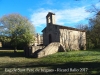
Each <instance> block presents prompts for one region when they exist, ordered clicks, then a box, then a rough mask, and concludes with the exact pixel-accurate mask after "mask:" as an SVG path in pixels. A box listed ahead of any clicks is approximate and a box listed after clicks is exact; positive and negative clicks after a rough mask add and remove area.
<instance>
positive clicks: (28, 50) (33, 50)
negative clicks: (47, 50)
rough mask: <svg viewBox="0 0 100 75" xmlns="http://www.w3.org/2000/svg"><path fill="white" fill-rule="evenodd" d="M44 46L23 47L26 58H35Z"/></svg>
mask: <svg viewBox="0 0 100 75" xmlns="http://www.w3.org/2000/svg"><path fill="white" fill-rule="evenodd" d="M44 47H45V46H30V47H25V49H24V52H25V56H26V57H37V52H39V51H40V50H42V49H43V48H44Z"/></svg>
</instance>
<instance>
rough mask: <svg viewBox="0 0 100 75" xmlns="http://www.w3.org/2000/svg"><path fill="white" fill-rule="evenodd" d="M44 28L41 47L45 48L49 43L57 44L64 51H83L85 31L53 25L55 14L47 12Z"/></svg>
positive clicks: (84, 47)
mask: <svg viewBox="0 0 100 75" xmlns="http://www.w3.org/2000/svg"><path fill="white" fill-rule="evenodd" d="M46 23H47V25H46V27H45V28H44V29H43V30H42V32H43V45H44V46H47V45H49V44H50V43H51V42H59V43H61V44H62V46H63V47H64V49H68V50H85V49H86V31H85V30H80V29H76V28H72V27H67V26H63V25H58V24H56V23H55V14H54V13H52V12H49V13H48V14H47V16H46Z"/></svg>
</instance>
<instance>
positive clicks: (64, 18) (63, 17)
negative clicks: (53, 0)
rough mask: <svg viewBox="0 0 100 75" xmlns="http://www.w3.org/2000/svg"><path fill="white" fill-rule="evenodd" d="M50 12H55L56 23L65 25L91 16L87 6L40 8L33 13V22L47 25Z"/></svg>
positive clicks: (36, 24)
mask: <svg viewBox="0 0 100 75" xmlns="http://www.w3.org/2000/svg"><path fill="white" fill-rule="evenodd" d="M48 12H53V13H55V14H56V16H55V17H56V23H57V24H63V25H65V24H71V23H78V22H80V21H82V20H85V19H86V18H87V17H89V16H90V13H89V12H86V8H85V7H79V8H74V9H62V10H57V9H53V10H51V9H38V10H36V12H33V14H32V15H31V21H32V23H33V24H34V25H35V26H40V27H41V26H43V25H46V15H47V13H48Z"/></svg>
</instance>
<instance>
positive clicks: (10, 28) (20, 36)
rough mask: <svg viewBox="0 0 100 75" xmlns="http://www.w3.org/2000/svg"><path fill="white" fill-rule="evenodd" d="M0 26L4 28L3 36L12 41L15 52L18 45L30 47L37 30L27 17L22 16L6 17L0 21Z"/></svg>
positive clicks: (11, 15) (12, 15)
mask: <svg viewBox="0 0 100 75" xmlns="http://www.w3.org/2000/svg"><path fill="white" fill-rule="evenodd" d="M0 24H1V25H0V26H2V27H3V30H2V32H1V35H2V36H4V37H8V38H9V39H10V43H11V45H12V46H13V47H14V52H15V51H16V50H17V45H18V44H20V43H22V44H24V46H28V45H29V44H30V42H32V41H34V37H33V35H34V34H35V28H34V26H33V24H32V23H31V22H30V21H29V20H28V19H27V18H26V17H23V16H21V15H20V14H9V15H5V16H3V17H2V18H1V19H0Z"/></svg>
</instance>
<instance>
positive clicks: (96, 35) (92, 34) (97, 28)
mask: <svg viewBox="0 0 100 75" xmlns="http://www.w3.org/2000/svg"><path fill="white" fill-rule="evenodd" d="M89 22H90V24H89V30H88V32H89V34H88V35H89V39H90V42H91V44H92V45H93V46H94V48H98V47H100V12H98V13H97V14H96V16H95V17H93V18H91V19H90V20H89Z"/></svg>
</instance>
